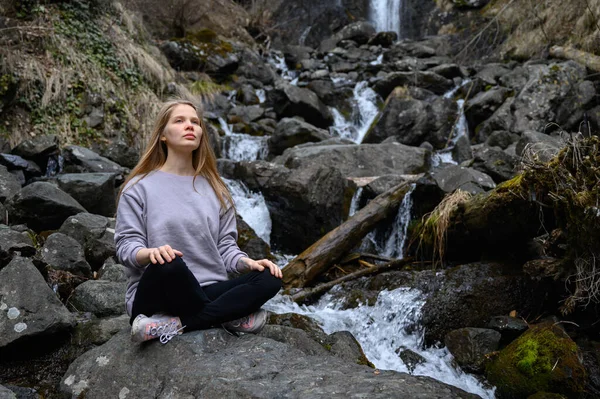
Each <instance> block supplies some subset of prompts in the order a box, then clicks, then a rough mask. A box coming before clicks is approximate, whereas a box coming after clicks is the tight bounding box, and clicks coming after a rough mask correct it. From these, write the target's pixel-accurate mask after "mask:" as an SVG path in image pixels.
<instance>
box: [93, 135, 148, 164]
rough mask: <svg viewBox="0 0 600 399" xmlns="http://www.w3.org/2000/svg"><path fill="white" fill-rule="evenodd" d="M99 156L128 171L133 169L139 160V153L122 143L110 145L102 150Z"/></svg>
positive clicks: (117, 142)
mask: <svg viewBox="0 0 600 399" xmlns="http://www.w3.org/2000/svg"><path fill="white" fill-rule="evenodd" d="M101 155H102V156H103V157H106V158H108V159H110V160H111V161H114V162H116V163H117V164H119V165H122V166H125V167H126V168H130V169H133V167H135V165H136V164H137V163H138V160H139V159H140V154H139V151H138V150H136V149H135V148H134V147H132V146H130V145H128V144H127V143H125V142H124V141H116V142H114V143H112V144H110V145H109V146H108V147H106V148H104V149H103V151H102V153H101Z"/></svg>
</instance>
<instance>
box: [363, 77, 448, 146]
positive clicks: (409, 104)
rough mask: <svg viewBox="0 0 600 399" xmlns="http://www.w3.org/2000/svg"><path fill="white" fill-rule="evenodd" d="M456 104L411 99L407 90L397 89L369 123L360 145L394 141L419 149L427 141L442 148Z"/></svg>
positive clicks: (446, 138)
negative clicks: (388, 139) (387, 139)
mask: <svg viewBox="0 0 600 399" xmlns="http://www.w3.org/2000/svg"><path fill="white" fill-rule="evenodd" d="M456 112H457V108H456V102H455V101H453V100H450V99H447V98H441V97H435V96H434V97H430V98H428V99H424V100H421V99H417V98H414V97H413V95H412V92H411V90H410V89H407V88H405V87H397V88H396V89H394V91H393V92H392V93H391V94H390V95H389V96H388V98H387V100H386V101H385V105H384V106H383V111H382V112H381V113H380V114H379V116H378V117H377V119H375V121H374V122H373V123H372V125H371V128H370V129H369V131H368V132H367V133H366V135H365V137H364V139H363V143H380V142H381V141H383V140H385V139H386V138H388V137H392V136H393V137H395V138H396V139H397V141H399V142H400V143H402V144H406V145H410V146H418V145H420V144H421V143H423V142H424V141H428V142H429V143H431V144H432V145H433V146H434V147H435V148H444V147H445V146H446V144H447V142H448V135H449V134H450V133H451V132H452V126H453V124H454V120H455V119H456Z"/></svg>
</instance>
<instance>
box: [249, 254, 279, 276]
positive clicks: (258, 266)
mask: <svg viewBox="0 0 600 399" xmlns="http://www.w3.org/2000/svg"><path fill="white" fill-rule="evenodd" d="M240 262H243V263H244V265H246V268H247V269H248V270H256V271H259V272H262V271H263V270H265V267H266V268H267V269H269V271H270V272H271V274H272V275H273V276H275V277H277V278H282V277H283V273H282V272H281V269H280V268H279V266H277V265H276V264H275V263H273V262H271V261H270V260H268V259H261V260H252V259H250V258H246V257H244V258H241V259H240Z"/></svg>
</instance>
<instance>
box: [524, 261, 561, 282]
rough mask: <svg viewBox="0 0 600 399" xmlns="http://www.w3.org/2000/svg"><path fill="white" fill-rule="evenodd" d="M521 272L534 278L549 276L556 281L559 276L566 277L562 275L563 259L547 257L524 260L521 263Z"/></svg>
mask: <svg viewBox="0 0 600 399" xmlns="http://www.w3.org/2000/svg"><path fill="white" fill-rule="evenodd" d="M523 272H525V273H526V274H527V275H528V276H530V277H531V278H532V279H534V280H542V279H545V278H550V279H552V280H555V281H556V280H559V279H561V277H566V276H565V275H564V274H565V264H564V261H563V260H561V259H555V258H548V257H545V258H544V259H532V260H529V261H527V262H525V264H524V265H523Z"/></svg>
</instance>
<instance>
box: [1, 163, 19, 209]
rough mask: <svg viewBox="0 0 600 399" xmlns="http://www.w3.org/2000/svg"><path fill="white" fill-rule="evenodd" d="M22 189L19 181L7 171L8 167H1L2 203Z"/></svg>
mask: <svg viewBox="0 0 600 399" xmlns="http://www.w3.org/2000/svg"><path fill="white" fill-rule="evenodd" d="M20 189H21V183H20V182H19V180H18V179H17V178H16V177H15V176H14V175H13V174H12V173H10V172H9V171H8V169H6V166H2V165H0V202H2V203H4V201H6V199H7V198H9V197H12V196H13V195H15V194H16V193H17V192H19V190H20Z"/></svg>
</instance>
